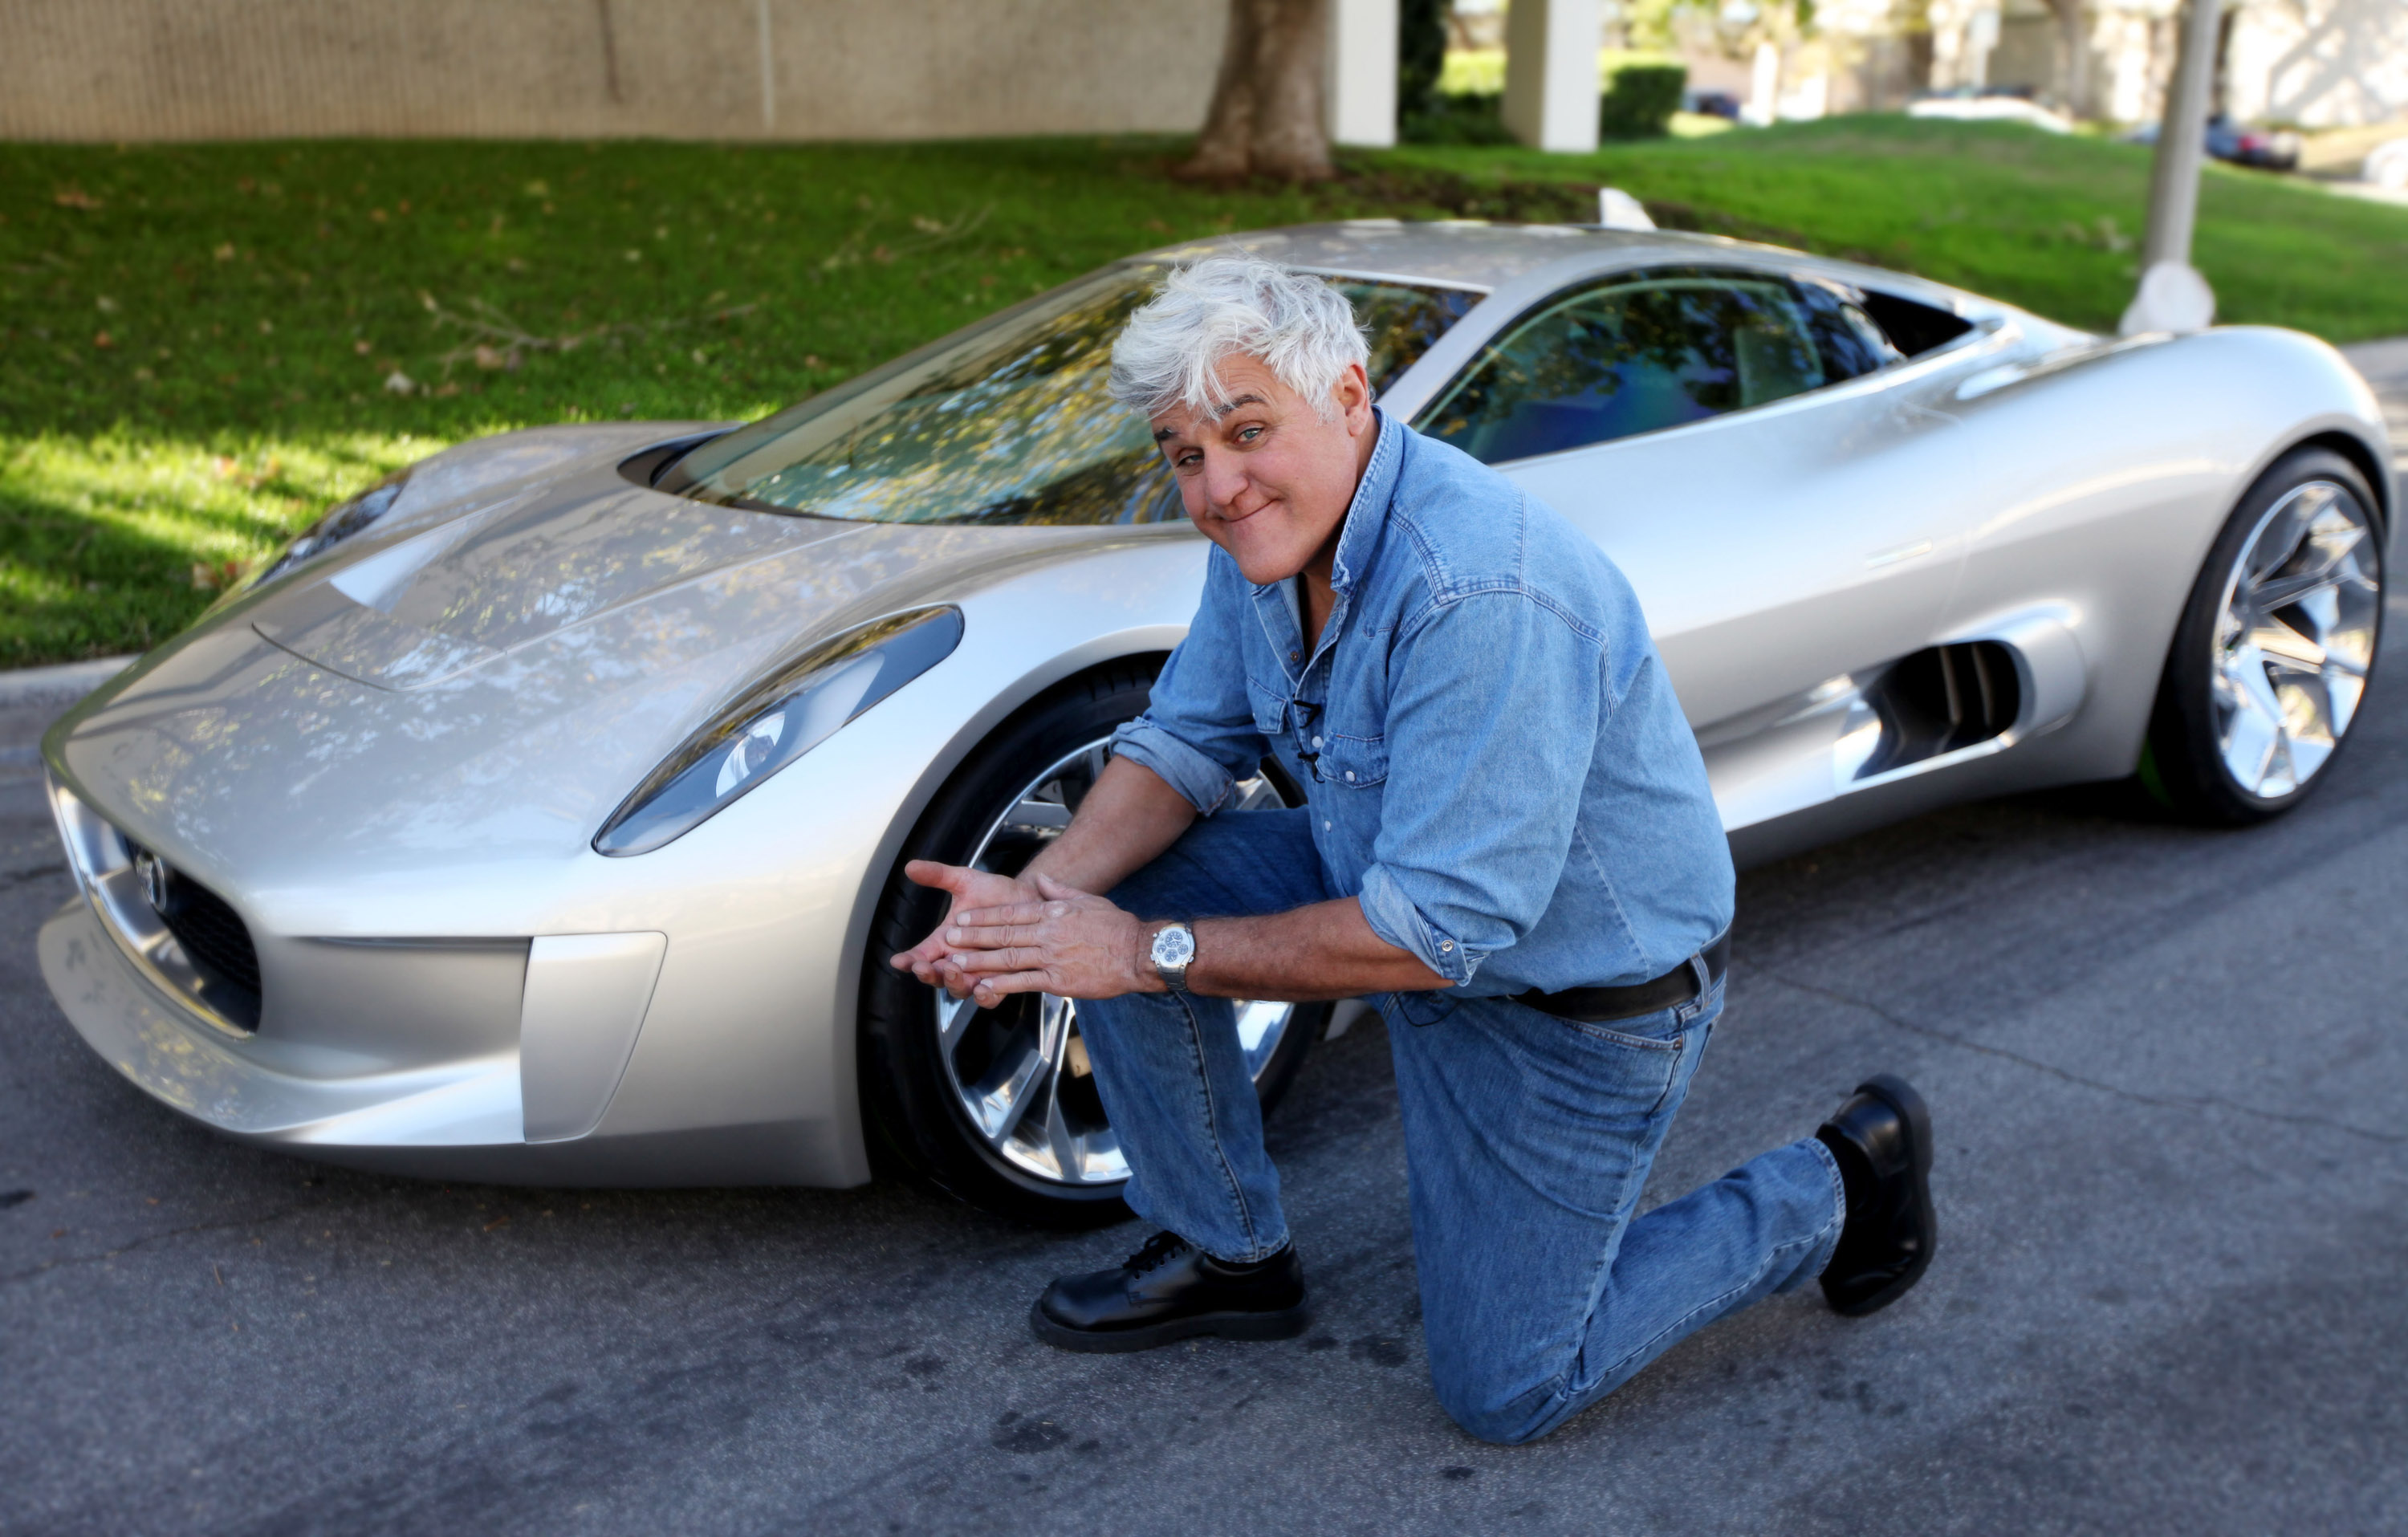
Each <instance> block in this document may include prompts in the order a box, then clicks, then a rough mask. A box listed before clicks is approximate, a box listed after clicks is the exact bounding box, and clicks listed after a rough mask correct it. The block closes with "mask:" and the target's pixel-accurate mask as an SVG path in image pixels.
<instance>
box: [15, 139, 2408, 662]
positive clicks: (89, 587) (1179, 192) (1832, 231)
mask: <svg viewBox="0 0 2408 1537" xmlns="http://www.w3.org/2000/svg"><path fill="white" fill-rule="evenodd" d="M1177 148H1178V147H1177V146H1176V145H1174V144H1170V143H1167V142H1163V141H1129V140H1119V141H1105V142H1096V141H1089V140H1047V141H1037V142H1026V141H1023V142H994V143H978V144H948V145H920V146H911V145H900V146H867V145H854V146H791V147H771V148H760V147H727V146H713V145H683V144H660V143H619V144H609V145H602V146H586V145H577V144H495V143H263V144H234V145H207V146H163V147H153V148H133V149H110V148H93V147H71V146H36V145H0V666H6V665H21V664H25V663H33V662H39V661H49V660H56V659H61V658H67V657H75V656H82V655H93V654H108V653H113V652H120V651H128V650H136V649H139V648H141V647H144V646H147V645H149V644H150V643H152V642H154V641H156V640H159V639H164V638H165V637H166V636H168V635H170V634H172V633H174V632H175V630H177V629H178V628H179V627H180V626H181V625H183V624H185V623H187V622H188V621H189V620H190V619H191V617H192V616H193V614H194V613H195V612H197V611H198V610H200V609H201V608H202V607H203V606H205V605H206V604H207V603H208V600H209V596H210V594H211V592H212V591H213V590H214V589H215V588H216V587H217V586H219V585H222V582H223V581H224V580H225V578H226V575H227V573H228V572H229V571H230V570H233V569H238V568H239V567H241V566H242V565H243V564H244V563H247V562H249V561H252V560H255V559H257V558H258V557H259V556H260V555H262V554H264V553H266V552H268V551H270V550H272V549H273V548H274V547H275V546H276V545H277V544H278V543H279V541H280V540H281V539H283V538H284V537H285V536H286V535H288V534H289V533H290V532H292V531H293V530H294V529H295V528H297V527H299V526H300V525H302V524H307V523H308V521H309V520H310V519H312V518H313V517H315V516H316V515H317V513H318V512H319V511H320V510H322V508H323V507H324V506H325V505H326V504H327V503H328V502H329V501H331V500H333V499H334V498H336V497H337V496H341V495H344V494H346V493H348V492H350V491H351V490H354V489H356V488H357V487H359V486H360V485H362V484H364V483H366V481H370V480H372V479H374V478H375V477H376V476H378V475H380V474H381V473H383V472H384V471H385V470H387V469H390V468H392V467H396V466H399V465H401V464H405V463H408V462H409V461H410V460H412V459H414V458H417V457H420V456H422V455H423V454H425V453H428V452H433V451H434V450H435V449H437V448H439V447H441V446H443V445H444V444H447V443H452V442H456V441H459V440H461V439H462V438H469V437H473V436H476V435H478V434H480V433H487V432H495V431H501V430H504V429H507V428H509V427H514V426H521V425H526V424H536V423H546V422H561V421H594V420H604V419H611V418H619V417H627V416H639V417H742V416H749V415H753V414H757V413H759V412H761V411H764V410H767V409H771V408H773V407H775V406H779V405H782V404H784V403H786V402H788V401H791V400H793V399H796V398H798V397H800V396H802V395H808V394H810V393H811V392H812V391H815V390H818V389H821V388H824V387H825V386H826V385H828V384H831V383H834V382H836V381H839V380H841V379H844V378H846V377H847V376H849V375H851V374H853V373H854V372H856V371H858V370H859V369H861V368H864V367H866V366H869V365H871V364H874V363H877V362H879V361H882V359H884V358H886V357H889V356H892V355H893V354H894V353H896V352H899V351H901V350H903V349H905V348H907V347H910V346H911V345H914V344H916V343H918V342H920V341H924V340H926V339H928V338H931V337H934V336H938V335H941V334H943V333H944V332H946V331H949V330H952V329H953V328H954V327H955V326H958V325H960V324H962V323H965V322H968V321H969V320H971V319H974V318H976V317H977V316H979V315H981V314H983V313H985V312H987V311H988V310H991V309H995V308H996V307H998V306H1000V305H1002V304H1004V303H1007V302H1010V301H1011V300H1013V299H1016V298H1019V297H1022V296H1024V295H1025V294H1029V293H1031V292H1035V291H1037V290H1039V289H1042V288H1044V287H1047V286H1050V285H1052V284H1054V283H1055V282H1058V281H1061V280H1064V279H1066V278H1069V277H1071V276H1074V275H1076V274H1077V273H1079V272H1082V271H1084V270H1086V269H1088V268H1090V267H1093V266H1097V265H1098V264H1100V263H1102V262H1104V261H1107V260H1109V259H1111V258H1112V257H1114V256H1117V255H1121V254H1123V253H1125V252H1127V251H1132V250H1138V249H1141V248H1143V247H1147V246H1152V245H1158V244H1161V243H1163V242H1165V241H1167V240H1169V239H1171V238H1173V237H1194V236H1199V235H1208V234H1211V233H1212V232H1215V231H1225V230H1230V229H1240V228H1247V227H1253V226H1257V225H1264V224H1272V223H1288V222H1294V221H1297V220H1304V219H1313V218H1325V217H1333V216H1343V215H1350V214H1367V213H1397V214H1403V215H1408V216H1413V215H1420V216H1433V215H1449V214H1454V215H1466V214H1469V215H1484V216H1495V217H1531V218H1567V217H1580V216H1582V210H1584V208H1591V207H1593V206H1594V204H1593V202H1592V201H1591V200H1590V193H1589V189H1590V188H1591V187H1593V186H1594V185H1595V184H1596V183H1598V182H1599V181H1609V182H1612V183H1613V184H1614V185H1618V186H1622V187H1624V188H1626V189H1627V190H1630V191H1632V192H1635V193H1637V194H1640V195H1641V196H1642V197H1645V198H1648V199H1650V200H1652V201H1655V202H1657V203H1661V204H1668V205H1679V206H1680V208H1678V209H1672V208H1667V210H1666V212H1667V214H1668V216H1671V215H1678V216H1680V217H1684V218H1686V219H1687V220H1688V221H1689V222H1693V223H1699V224H1700V225H1702V226H1703V227H1707V228H1712V229H1718V230H1723V231H1726V232H1729V233H1736V234H1751V235H1756V236H1759V237H1769V238H1774V239H1779V240H1784V241H1787V242H1789V243H1793V244H1799V245H1805V246H1809V247H1812V248H1813V249H1817V250H1824V251H1842V252H1849V253H1854V254H1861V255H1868V256H1871V257H1872V258H1873V259H1875V260H1878V261H1881V262H1884V263H1885V264H1887V265H1890V266H1898V267H1901V268H1905V269H1908V270H1913V271H1917V272H1922V273H1925V274H1927V275H1929V276H1932V277H1936V278H1940V279H1942V280H1948V281H1953V282H1959V283H1963V284H1965V285H1966V286H1968V287H1972V288H1977V289H1981V290H1983V291H1985V292H1987V293H1991V294H1997V295H1998V296H2000V297H2002V298H2006V299H2010V300H2014V301H2015V302H2018V303H2022V304H2026V305H2029V306H2031V307H2033V308H2035V309H2040V310H2042V312H2044V313H2048V314H2051V315H2053V316H2056V317H2057V318H2060V319H2064V320H2068V321H2071V322H2074V323H2081V324H2087V325H2093V326H2104V325H2108V324H2112V323H2113V321H2114V315H2115V313H2116V311H2117V310H2119V309H2121V307H2122V305H2123V303H2124V300H2125V298H2126V297H2127V296H2128V294H2129V292H2130V285H2131V282H2132V279H2133V275H2134V274H2133V266H2134V255H2133V252H2132V251H2131V250H2130V249H2129V243H2130V242H2131V241H2132V240H2133V239H2135V238H2136V237H2137V235H2138V231H2139V228H2140V223H2141V207H2142V199H2143V194H2144V190H2145V185H2146V180H2147V158H2146V156H2145V154H2144V153H2143V152H2142V151H2134V150H2129V149H2126V148H2123V147H2120V146H2114V145H2106V144H2100V143H2097V142H2093V141H2089V140H2079V139H2051V138H2048V137H2046V136H2042V135H2039V134H2035V133H2032V132H2029V131H2028V130H2023V129H2017V128H2001V127H1996V126H1978V125H1959V124H1945V123H1941V124H1933V123H1917V124H1914V126H1913V127H1912V128H1909V127H1908V126H1907V125H1906V124H1905V123H1904V122H1903V121H1902V120H1867V119H1858V120H1839V121H1836V122H1830V123H1824V124H1813V125H1806V126H1801V127H1796V128H1784V129H1776V130H1769V131H1765V132H1762V133H1745V134H1727V135H1722V136H1716V137H1713V138H1710V139H1697V140H1674V141H1667V142H1661V143H1655V144H1648V145H1630V146H1619V147H1615V148H1613V149H1610V150H1607V151H1602V152H1600V153H1598V155H1595V156H1590V157H1572V158H1568V157H1555V156H1543V155H1536V154H1531V153H1527V152H1526V151H1515V150H1504V151H1497V150H1462V149H1420V150H1409V151H1396V152H1394V153H1391V154H1383V155H1367V156H1360V157H1355V158H1353V159H1351V160H1350V161H1349V163H1348V164H1349V175H1348V176H1346V177H1345V178H1344V179H1342V180H1340V181H1339V182H1337V183H1333V184H1331V185H1328V186H1324V187H1320V188H1313V189H1307V190H1303V191H1297V190H1288V189H1280V188H1273V187H1259V188H1251V189H1237V190H1213V189H1206V188H1197V187H1190V186H1185V185H1182V184H1180V183H1177V182H1173V181H1171V180H1168V178H1167V177H1165V176H1164V175H1163V168H1164V166H1165V165H1167V164H1168V160H1169V159H1170V157H1171V156H1172V155H1174V154H1175V152H1176V151H1177ZM2200 261H2201V264H2202V266H2204V267H2205V268H2206V270H2207V272H2208V275H2209V276H2210V278H2211V279H2213V280H2214V282H2215V284H2216V287H2217V290H2218V292H2219V294H2221V295H2222V297H2223V300H2224V308H2225V313H2226V316H2227V318H2229V319H2233V320H2259V321H2271V322H2275V323H2285V324H2294V325H2300V326H2302V327H2304V328H2306V329H2309V330H2313V331H2316V332H2319V333H2320V334H2323V335H2326V336H2329V337H2332V338H2336V339H2347V338H2356V337H2362V336H2373V335H2386V334H2395V333H2401V332H2408V281H2403V278H2408V210H2402V209H2398V208H2386V207H2381V206H2377V205H2370V204H2363V203H2354V202H2349V201H2346V200H2343V199H2341V198H2335V197H2327V196H2324V195H2322V194H2315V193H2313V192H2309V191H2304V190H2301V189H2298V188H2295V187H2292V186H2288V185H2283V184H2279V183H2276V182H2274V181H2272V180H2269V179H2263V178H2257V177H2251V176H2247V175H2243V174H2237V173H2223V172H2218V173H2215V174H2214V175H2213V176H2212V177H2211V180H2210V182H2209V186H2208V192H2207V196H2206V201H2205V208H2204V211H2203V214H2202V220H2201V234H2200ZM395 376H400V377H399V378H398V379H396V377H395ZM404 381H407V386H408V387H407V388H406V389H404V388H402V385H403V382H404ZM389 385H390V387H389Z"/></svg>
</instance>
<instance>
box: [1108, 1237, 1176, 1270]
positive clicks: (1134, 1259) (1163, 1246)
mask: <svg viewBox="0 0 2408 1537" xmlns="http://www.w3.org/2000/svg"><path fill="white" fill-rule="evenodd" d="M1186 1249H1187V1241H1186V1240H1185V1239H1183V1238H1182V1237H1180V1236H1179V1235H1178V1234H1177V1233H1156V1234H1154V1236H1153V1237H1152V1238H1149V1239H1147V1240H1146V1241H1145V1245H1144V1247H1142V1248H1140V1249H1139V1250H1138V1252H1137V1253H1135V1254H1133V1255H1131V1256H1129V1257H1127V1258H1126V1259H1124V1260H1122V1261H1121V1269H1123V1270H1125V1271H1128V1272H1129V1273H1130V1274H1131V1275H1143V1274H1144V1273H1145V1272H1146V1271H1150V1270H1153V1269H1154V1267H1156V1266H1158V1265H1160V1264H1162V1263H1164V1262H1165V1261H1166V1260H1168V1259H1170V1258H1172V1257H1174V1256H1177V1255H1180V1254H1183V1253H1184V1252H1185V1251H1186Z"/></svg>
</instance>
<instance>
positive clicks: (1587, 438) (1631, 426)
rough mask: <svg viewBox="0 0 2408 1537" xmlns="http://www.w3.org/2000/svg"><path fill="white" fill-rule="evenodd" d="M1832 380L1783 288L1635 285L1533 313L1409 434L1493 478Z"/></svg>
mask: <svg viewBox="0 0 2408 1537" xmlns="http://www.w3.org/2000/svg"><path fill="white" fill-rule="evenodd" d="M1832 379H1833V375H1832V372H1831V370H1830V369H1829V367H1828V366H1827V364H1826V360H1825V357H1824V351H1823V348H1822V346H1820V345H1819V344H1818V341H1817V338H1816V333H1815V324H1814V320H1813V315H1812V314H1811V313H1810V311H1809V309H1808V308H1807V306H1806V304H1805V303H1804V301H1803V300H1802V299H1801V298H1800V296H1799V291H1798V290H1797V289H1796V288H1794V287H1792V286H1791V285H1790V284H1789V283H1787V282H1785V281H1784V280H1779V279H1775V278H1762V277H1757V276H1755V275H1752V274H1751V275H1745V276H1741V275H1696V274H1687V273H1684V274H1677V275H1676V274H1640V275H1634V276H1627V277H1624V278H1621V279H1617V280H1614V281H1613V282H1610V283H1608V284H1606V285H1604V286H1602V287H1599V288H1593V289H1589V290H1586V291H1585V292H1583V293H1579V294H1571V295H1570V296H1568V297H1564V298H1560V299H1557V300H1555V301H1553V302H1552V303H1550V304H1548V305H1546V306H1544V307H1542V308H1541V309H1538V310H1535V311H1533V312H1532V313H1531V314H1530V315H1528V316H1527V317H1526V318H1524V319H1523V320H1522V321H1520V322H1518V323H1515V324H1514V325H1513V326H1512V328H1511V329H1510V330H1508V331H1507V332H1506V333H1505V334H1504V335H1503V336H1502V337H1501V338H1498V340H1497V341H1496V342H1493V343H1491V344H1490V345H1489V346H1488V347H1487V348H1486V349H1485V350H1484V352H1482V353H1481V355H1480V356H1479V358H1477V359H1476V360H1475V361H1474V362H1473V363H1472V365H1471V366H1470V367H1469V368H1468V369H1467V370H1465V372H1464V374H1463V375H1462V377H1461V378H1459V379H1458V380H1457V381H1455V384H1454V386H1453V387H1452V388H1451V389H1449V390H1448V391H1447V392H1446V393H1445V394H1444V395H1441V396H1440V398H1439V399H1438V401H1437V402H1436V403H1435V404H1434V405H1433V406H1431V408H1430V409H1428V410H1426V412H1424V413H1423V417H1422V420H1421V421H1420V422H1419V423H1418V424H1417V425H1419V426H1420V428H1421V430H1423V431H1424V432H1426V433H1428V434H1429V435H1430V436H1432V437H1434V438H1444V439H1445V440H1446V441H1448V442H1450V443H1453V444H1455V446H1456V447H1458V448H1460V449H1462V450H1463V451H1464V452H1467V453H1469V454H1471V455H1472V456H1473V457H1474V458H1477V459H1480V460H1482V461H1483V462H1484V463H1488V464H1498V463H1501V462H1503V461H1505V460H1509V459H1523V458H1527V457H1529V456H1530V455H1532V454H1537V453H1553V452H1558V451H1560V450H1563V449H1571V448H1579V447H1582V446H1584V445H1585V444H1589V443H1602V442H1607V441H1610V440H1612V439H1613V438H1628V437H1631V436H1633V435H1634V434H1637V433H1642V432H1656V431H1659V430H1661V429H1663V428H1666V427H1677V426H1681V425H1683V424H1686V423H1690V422H1697V421H1702V420H1703V419H1705V418H1707V417H1710V416H1716V415H1720V414H1721V413H1722V412H1724V411H1730V410H1739V409H1743V408H1745V407H1749V406H1761V405H1764V404H1766V403H1767V402H1769V401H1774V400H1780V399H1783V398H1785V397H1786V396H1789V395H1799V394H1802V393H1804V392H1805V391H1808V390H1813V389H1819V388H1821V387H1822V386H1823V385H1824V384H1826V383H1828V382H1831V381H1832Z"/></svg>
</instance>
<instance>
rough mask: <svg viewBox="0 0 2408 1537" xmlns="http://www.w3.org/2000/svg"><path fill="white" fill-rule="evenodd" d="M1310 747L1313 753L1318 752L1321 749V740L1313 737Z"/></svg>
mask: <svg viewBox="0 0 2408 1537" xmlns="http://www.w3.org/2000/svg"><path fill="white" fill-rule="evenodd" d="M1312 746H1313V750H1314V751H1315V752H1318V751H1320V749H1321V739H1320V738H1319V737H1315V738H1313V739H1312Z"/></svg>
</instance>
